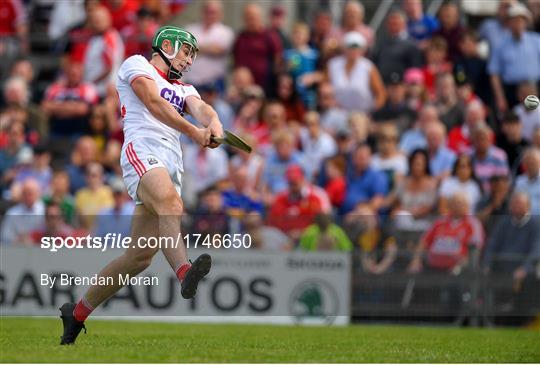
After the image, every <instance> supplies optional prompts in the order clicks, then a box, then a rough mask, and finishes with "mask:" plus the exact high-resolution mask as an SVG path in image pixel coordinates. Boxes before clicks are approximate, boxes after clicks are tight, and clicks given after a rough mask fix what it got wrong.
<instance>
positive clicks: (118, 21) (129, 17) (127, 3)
mask: <svg viewBox="0 0 540 365" xmlns="http://www.w3.org/2000/svg"><path fill="white" fill-rule="evenodd" d="M114 2H118V1H111V0H105V1H102V5H103V6H105V7H106V8H107V9H108V10H109V13H111V19H112V26H113V27H114V28H115V29H116V30H118V31H119V32H120V31H122V30H123V29H124V28H125V27H127V26H130V25H133V24H135V22H136V21H137V10H139V7H140V1H139V0H122V1H121V4H120V5H119V6H116V7H115V6H113V3H114Z"/></svg>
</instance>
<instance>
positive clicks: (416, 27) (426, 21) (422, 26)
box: [407, 15, 439, 41]
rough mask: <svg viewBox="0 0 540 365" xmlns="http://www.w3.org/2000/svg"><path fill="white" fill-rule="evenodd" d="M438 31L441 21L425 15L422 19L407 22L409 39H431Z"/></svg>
mask: <svg viewBox="0 0 540 365" xmlns="http://www.w3.org/2000/svg"><path fill="white" fill-rule="evenodd" d="M437 29H439V21H438V20H437V18H435V17H433V16H431V15H424V16H423V17H422V18H421V19H418V20H408V21H407V31H408V33H409V37H411V38H412V39H414V40H416V41H423V40H427V39H430V38H431V36H432V35H433V33H434V32H435V31H436V30H437Z"/></svg>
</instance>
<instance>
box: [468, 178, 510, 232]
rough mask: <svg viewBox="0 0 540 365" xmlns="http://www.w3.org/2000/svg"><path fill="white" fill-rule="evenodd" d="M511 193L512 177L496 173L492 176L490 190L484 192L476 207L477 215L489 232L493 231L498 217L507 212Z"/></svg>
mask: <svg viewBox="0 0 540 365" xmlns="http://www.w3.org/2000/svg"><path fill="white" fill-rule="evenodd" d="M480 188H481V186H480ZM509 193H510V178H509V177H508V176H502V175H501V176H498V175H494V176H492V177H491V178H490V180H489V191H487V192H484V195H483V196H482V199H481V200H480V202H479V203H478V205H477V207H476V212H477V213H476V215H477V216H478V218H479V219H480V221H481V222H482V224H483V225H484V227H485V228H486V231H487V232H493V227H494V226H495V225H496V223H497V219H498V217H499V216H501V215H504V214H506V213H507V211H508V197H509Z"/></svg>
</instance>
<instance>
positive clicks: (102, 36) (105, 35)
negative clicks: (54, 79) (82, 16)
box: [84, 6, 124, 97]
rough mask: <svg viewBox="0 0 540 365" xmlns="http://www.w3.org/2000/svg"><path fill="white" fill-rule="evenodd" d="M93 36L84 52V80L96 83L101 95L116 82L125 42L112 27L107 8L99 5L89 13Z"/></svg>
mask: <svg viewBox="0 0 540 365" xmlns="http://www.w3.org/2000/svg"><path fill="white" fill-rule="evenodd" d="M88 22H89V27H90V29H91V31H92V37H91V38H90V40H89V42H88V46H87V48H86V51H85V53H84V80H85V81H87V82H91V83H93V84H94V85H96V89H97V92H98V94H99V96H100V97H104V96H105V93H106V90H107V86H108V85H109V84H110V83H113V82H114V80H115V79H114V78H115V77H116V74H117V71H118V69H119V67H120V63H121V62H122V60H123V58H124V42H122V38H121V37H120V34H119V33H118V31H116V29H114V28H113V27H112V24H111V15H110V13H109V11H108V10H107V8H105V7H103V6H98V7H96V8H95V9H93V10H92V11H91V12H90V13H89V14H88Z"/></svg>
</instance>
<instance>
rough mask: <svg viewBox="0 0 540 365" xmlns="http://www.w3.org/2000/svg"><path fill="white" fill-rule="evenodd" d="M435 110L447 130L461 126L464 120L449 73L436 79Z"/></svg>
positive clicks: (452, 78)
mask: <svg viewBox="0 0 540 365" xmlns="http://www.w3.org/2000/svg"><path fill="white" fill-rule="evenodd" d="M436 82H437V91H436V92H437V102H436V105H437V109H439V116H440V118H441V121H442V122H443V123H444V125H445V127H446V129H447V130H451V129H452V128H454V127H455V126H458V125H461V124H462V123H463V119H464V115H463V114H464V113H463V108H464V105H461V104H460V103H459V100H458V94H457V89H456V82H455V80H454V77H453V76H452V74H451V73H443V74H440V75H439V76H438V77H437V81H436Z"/></svg>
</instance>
